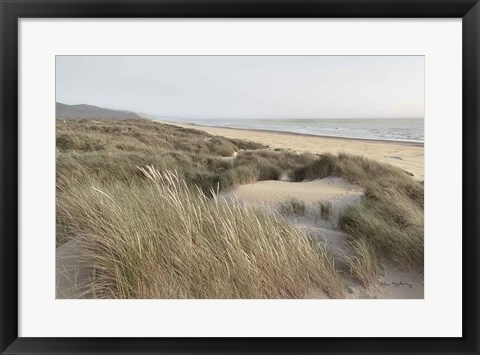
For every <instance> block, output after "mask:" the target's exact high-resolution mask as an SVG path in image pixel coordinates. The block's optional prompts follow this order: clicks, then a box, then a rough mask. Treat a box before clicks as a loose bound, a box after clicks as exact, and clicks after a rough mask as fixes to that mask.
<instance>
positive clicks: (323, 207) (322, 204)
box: [318, 201, 332, 219]
mask: <svg viewBox="0 0 480 355" xmlns="http://www.w3.org/2000/svg"><path fill="white" fill-rule="evenodd" d="M318 210H319V212H320V217H321V218H323V219H327V218H329V217H330V215H331V214H332V203H331V202H330V201H318Z"/></svg>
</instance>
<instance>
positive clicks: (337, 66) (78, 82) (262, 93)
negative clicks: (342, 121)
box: [56, 56, 424, 118]
mask: <svg viewBox="0 0 480 355" xmlns="http://www.w3.org/2000/svg"><path fill="white" fill-rule="evenodd" d="M56 99H57V101H58V102H63V103H66V104H80V103H85V104H90V105H96V106H102V107H107V108H114V109H125V110H131V111H135V112H143V113H150V114H154V115H158V116H161V117H183V118H423V116H424V57H423V56H57V59H56Z"/></svg>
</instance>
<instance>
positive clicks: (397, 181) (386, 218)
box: [291, 153, 424, 284]
mask: <svg viewBox="0 0 480 355" xmlns="http://www.w3.org/2000/svg"><path fill="white" fill-rule="evenodd" d="M327 176H341V177H343V178H345V179H347V180H348V181H350V182H351V183H354V184H358V185H360V186H362V187H363V188H364V189H365V194H364V197H363V199H362V203H361V204H359V205H352V206H349V207H347V208H345V209H344V210H343V211H341V212H340V216H339V225H340V228H341V229H342V230H343V231H345V232H346V233H348V234H349V235H350V240H349V249H350V254H349V255H348V256H347V258H346V259H347V262H348V263H349V264H350V269H351V271H352V275H354V276H355V277H356V278H357V279H359V280H360V281H361V282H362V283H364V284H368V281H367V279H372V278H373V277H374V276H375V275H376V274H377V272H378V271H379V270H380V269H381V268H382V267H383V266H384V263H385V262H387V261H388V262H393V263H394V264H396V265H397V266H399V267H400V268H401V269H404V270H412V269H415V270H423V250H424V249H423V247H424V212H423V199H424V192H423V191H424V189H423V182H419V181H416V180H414V179H413V178H412V177H411V174H409V173H408V172H406V171H404V170H402V169H400V168H397V167H394V166H391V165H387V164H382V163H379V162H376V161H373V160H370V159H367V158H365V157H361V156H354V155H348V154H343V153H341V154H338V155H333V154H322V155H321V156H320V157H319V158H318V159H317V160H315V161H313V162H311V163H309V164H306V165H305V166H303V167H299V168H297V169H295V170H293V171H292V174H291V177H292V180H293V181H303V180H313V179H318V178H324V177H327Z"/></svg>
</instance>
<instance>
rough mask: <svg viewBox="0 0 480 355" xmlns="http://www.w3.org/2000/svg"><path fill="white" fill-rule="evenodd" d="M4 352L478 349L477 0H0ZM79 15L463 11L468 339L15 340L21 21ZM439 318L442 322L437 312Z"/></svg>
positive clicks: (0, 347)
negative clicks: (19, 35) (19, 24)
mask: <svg viewBox="0 0 480 355" xmlns="http://www.w3.org/2000/svg"><path fill="white" fill-rule="evenodd" d="M0 11H1V57H0V58H1V59H0V60H1V96H0V106H1V120H0V132H1V145H0V156H1V171H0V182H1V184H0V200H1V217H0V218H1V221H0V227H1V228H0V230H1V238H0V252H1V262H0V292H1V294H0V352H1V353H2V354H26V353H36V354H40V353H42V354H43V353H44V354H69V353H76V354H79V353H95V354H103V353H112V354H116V353H118V354H120V353H125V354H127V353H135V354H154V353H158V354H166V353H172V354H175V353H183V354H185V353H212V354H218V353H222V354H223V353H232V354H233V353H236V354H240V353H262V354H264V353H284V354H293V353H296V354H300V353H305V354H306V353H308V354H327V353H331V354H340V353H342V354H346V353H351V354H378V353H398V354H404V353H405V354H413V353H431V354H458V353H462V354H478V353H479V352H480V347H479V333H480V329H479V307H478V306H479V299H480V297H479V296H480V295H479V282H478V281H479V261H478V260H479V258H480V251H479V242H478V238H479V233H478V231H479V221H480V219H479V218H478V205H479V192H478V177H479V162H478V158H479V148H480V145H479V122H478V120H479V113H480V112H479V109H480V104H479V99H480V95H479V94H480V91H479V86H480V80H479V73H480V67H479V66H480V40H479V35H480V32H479V31H480V5H479V4H478V0H416V1H415V0H259V1H253V0H196V1H195V0H112V1H108V0H100V1H92V0H35V1H34V0H30V1H29V0H27V1H14V0H1V1H0ZM57 17H61V18H75V17H84V18H88V17H96V18H99V17H102V18H111V17H120V18H127V17H136V18H145V17H170V18H172V17H184V18H186V17H212V18H215V17H222V18H239V17H246V18H259V17H267V18H268V17H283V18H302V17H310V18H311V17H322V18H328V17H330V18H331V17H343V18H353V17H368V18H379V17H385V18H395V17H401V18H434V17H440V18H448V17H453V18H462V19H463V25H462V26H463V29H462V41H463V43H462V46H463V62H462V65H463V103H462V104H463V143H462V144H463V153H462V154H463V157H462V159H463V202H462V203H463V218H462V222H463V226H462V228H463V235H462V238H463V265H462V267H463V310H462V312H463V336H462V337H461V338H19V337H18V318H17V315H18V280H17V275H18V246H17V240H18V239H17V236H18V207H19V205H18V142H19V137H18V119H17V118H18V95H17V94H18V20H19V19H20V18H57ZM437 321H439V322H441V321H442V319H441V318H440V315H439V319H438V320H437Z"/></svg>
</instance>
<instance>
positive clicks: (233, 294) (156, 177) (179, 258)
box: [57, 167, 345, 299]
mask: <svg viewBox="0 0 480 355" xmlns="http://www.w3.org/2000/svg"><path fill="white" fill-rule="evenodd" d="M139 172H140V173H141V174H143V175H144V176H145V177H146V180H145V182H144V183H142V184H135V185H132V184H128V183H127V182H125V181H116V182H111V181H110V182H108V183H106V182H104V181H100V180H98V179H96V178H95V179H93V180H91V181H90V182H89V183H88V184H84V185H82V186H78V187H76V188H75V189H72V190H71V191H70V193H69V194H68V195H63V196H61V197H60V198H58V199H57V211H58V212H57V213H59V214H60V215H61V216H62V219H63V220H64V221H65V223H67V224H68V225H69V226H70V227H71V228H72V230H74V231H75V232H76V233H77V234H78V236H79V237H78V238H79V240H80V241H81V245H82V250H83V253H82V255H84V256H83V258H85V259H86V261H87V262H88V264H89V265H93V266H94V269H95V273H94V275H95V278H94V279H93V282H92V287H93V293H94V294H95V296H96V297H97V298H226V299H230V298H255V299H257V298H308V297H315V298H317V297H328V298H341V297H344V296H345V293H344V288H343V282H342V279H341V278H340V276H339V274H338V272H337V271H336V269H335V267H334V263H333V260H332V258H331V257H330V256H328V255H327V253H326V252H325V250H324V249H323V247H322V245H321V244H320V243H319V242H318V241H315V240H314V239H312V238H309V236H308V235H306V234H305V232H304V231H303V230H302V229H299V228H297V227H295V226H294V225H292V224H289V223H288V222H286V221H285V220H283V218H282V217H280V216H279V215H278V214H275V213H268V212H265V211H260V210H255V209H253V208H251V207H247V206H245V205H244V204H241V203H239V202H238V201H235V200H232V201H230V202H229V203H226V202H220V201H219V199H218V198H217V196H216V194H213V195H210V196H207V195H206V194H205V193H204V192H203V191H202V190H200V189H195V188H192V187H190V186H189V185H187V184H186V183H185V182H184V180H182V179H181V178H180V177H179V176H178V175H177V174H175V173H172V172H168V171H164V172H159V171H158V170H156V169H155V168H153V167H148V168H145V169H140V170H139Z"/></svg>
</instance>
